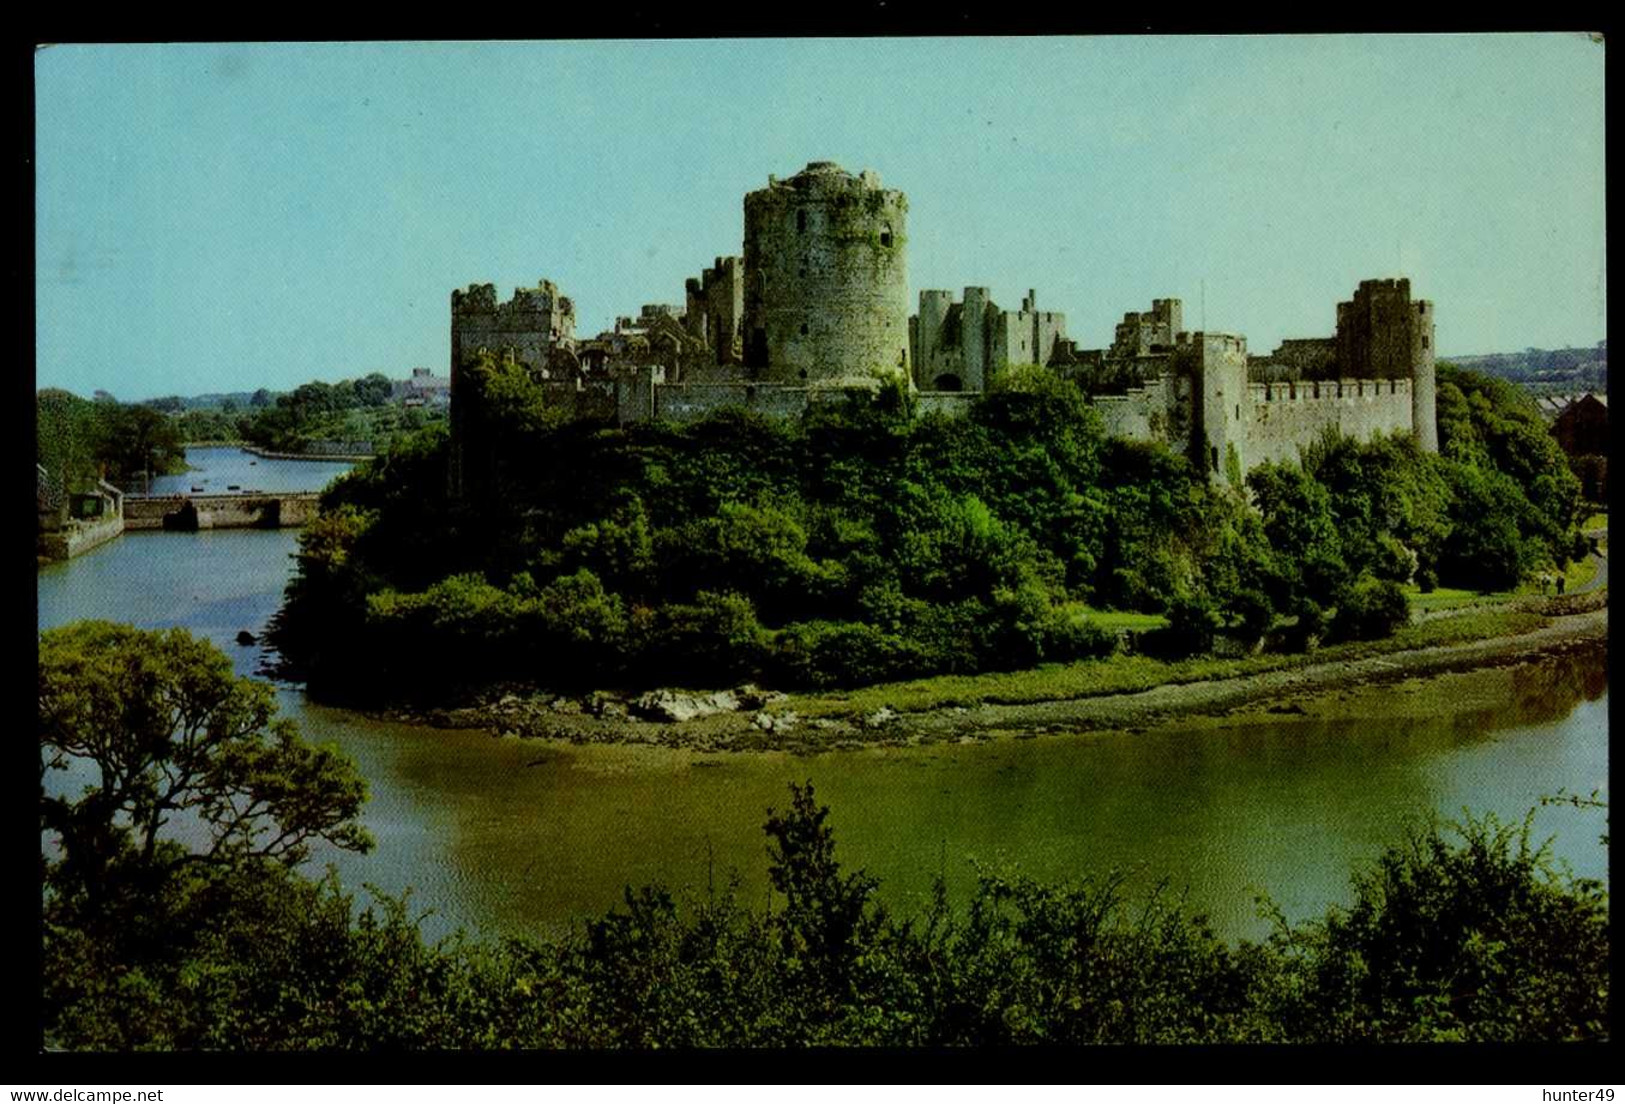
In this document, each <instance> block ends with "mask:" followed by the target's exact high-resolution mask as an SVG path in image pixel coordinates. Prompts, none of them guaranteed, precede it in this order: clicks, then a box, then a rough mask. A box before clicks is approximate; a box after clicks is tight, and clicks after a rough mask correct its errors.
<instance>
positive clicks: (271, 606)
mask: <svg viewBox="0 0 1625 1104" xmlns="http://www.w3.org/2000/svg"><path fill="white" fill-rule="evenodd" d="M205 451H208V452H213V451H217V450H205ZM218 451H224V450H218ZM237 455H238V456H241V454H237ZM196 462H197V461H194V463H196ZM328 466H329V465H316V464H307V463H303V462H277V461H266V460H262V461H260V462H259V464H258V465H256V466H254V467H253V468H252V469H250V470H252V471H254V472H260V473H262V474H263V475H264V476H265V478H263V479H262V480H261V482H260V483H258V484H256V485H257V486H264V487H266V488H267V489H269V488H270V487H272V486H274V485H276V484H275V483H274V482H273V479H272V476H273V474H275V476H276V478H287V479H290V480H298V479H301V478H303V480H304V482H303V483H302V484H298V486H310V485H311V482H312V481H313V480H315V479H318V478H321V477H320V476H319V475H318V474H317V473H316V472H314V471H313V470H312V469H316V468H322V467H328ZM334 467H339V468H342V465H334ZM288 468H291V469H296V470H294V471H278V470H277V469H288ZM265 469H270V470H269V471H266V470H265ZM211 470H219V471H225V470H228V464H227V463H221V464H220V466H219V467H218V468H212V469H211ZM301 473H303V474H301ZM232 481H233V482H236V481H237V480H236V479H233V480H232ZM283 489H297V488H296V487H287V488H283ZM296 547H297V535H296V533H295V532H294V531H291V530H279V531H269V532H266V531H256V530H232V531H222V532H203V533H194V534H183V533H133V534H127V535H126V536H124V537H122V538H120V539H119V540H117V541H114V542H112V543H110V544H108V545H105V546H103V547H102V548H99V549H96V550H95V551H93V552H91V553H89V554H87V555H85V556H83V557H80V558H79V559H76V560H73V561H71V562H69V563H66V564H57V565H53V566H50V567H47V568H42V569H41V570H40V572H39V576H38V583H39V625H40V627H41V628H45V627H48V626H52V625H59V624H63V623H65V622H68V621H72V620H75V619H78V618H84V617H103V618H110V619H114V620H120V621H128V622H131V623H134V624H136V625H139V626H143V627H156V626H161V625H182V626H185V627H187V628H189V629H191V630H192V631H193V632H194V633H197V634H199V635H202V636H206V637H208V638H209V639H211V640H213V641H214V642H215V643H216V644H218V645H219V646H220V647H221V648H222V649H224V650H225V651H226V652H227V653H228V654H230V655H231V656H232V657H233V660H234V662H235V664H236V667H237V670H238V671H239V672H240V673H242V674H253V673H255V672H256V670H257V669H258V668H259V666H260V664H261V662H262V659H263V656H262V654H261V652H260V650H259V648H258V647H257V646H252V647H240V646H238V645H237V644H236V643H235V637H236V634H237V632H238V631H239V630H242V629H248V630H249V631H251V632H254V633H256V634H258V633H259V632H260V631H261V630H262V629H263V628H264V626H265V623H266V622H267V620H268V619H269V618H270V616H271V614H272V613H273V612H275V610H276V608H277V606H278V604H279V602H280V599H281V590H282V586H283V584H284V582H285V580H286V578H287V575H288V572H289V570H290V569H291V560H290V557H291V555H292V554H293V552H294V551H295V549H296ZM279 697H280V699H281V702H282V707H283V709H284V711H285V712H286V713H288V714H289V715H291V716H293V717H294V718H296V719H297V720H298V721H299V722H300V724H301V725H302V727H303V728H304V730H305V732H306V733H307V735H308V736H310V737H311V738H313V739H314V740H316V741H318V742H333V743H336V744H338V745H339V746H340V747H341V748H343V749H344V750H345V751H346V752H347V753H348V754H350V755H351V756H352V757H353V758H355V760H356V761H357V762H358V763H359V764H360V767H361V769H362V771H363V773H364V774H365V775H366V777H367V778H368V780H369V782H370V784H371V789H372V800H371V802H370V803H369V805H368V808H367V814H366V818H365V819H366V823H367V826H368V828H369V829H370V830H371V831H372V832H373V834H374V836H375V837H376V838H377V840H378V848H377V849H376V851H374V852H373V853H372V854H371V855H367V856H361V857H357V856H350V855H343V854H333V855H324V856H322V857H321V861H328V860H329V859H331V861H333V862H334V863H335V864H336V865H337V866H338V868H339V870H340V873H341V874H342V876H343V878H344V881H345V883H346V885H348V886H349V887H351V888H352V889H356V890H358V891H359V890H360V888H361V886H362V885H363V884H364V883H371V884H373V885H376V886H378V887H379V888H380V889H382V890H384V891H386V892H389V893H399V892H401V891H403V890H405V889H407V888H408V887H412V888H413V889H414V895H413V901H414V904H415V907H417V908H419V909H433V910H434V913H435V915H433V916H432V917H431V918H430V919H429V921H428V923H427V925H426V926H427V928H428V930H430V931H431V932H435V933H443V932H445V931H448V930H450V929H452V928H455V927H457V926H460V925H461V926H467V927H469V928H471V929H478V930H482V931H497V930H504V931H513V932H519V931H526V930H531V931H535V930H552V931H556V930H557V929H558V928H559V927H560V926H562V925H564V924H566V923H568V922H569V921H570V919H571V918H572V917H575V916H580V915H583V914H597V913H601V912H603V911H604V910H605V909H607V908H608V907H609V906H611V905H612V904H614V903H616V902H617V901H618V900H619V896H620V892H621V888H622V887H623V886H624V885H625V884H627V883H628V882H630V883H633V884H642V883H645V882H649V881H655V880H661V881H664V882H666V883H667V884H668V885H671V886H673V887H675V888H679V889H682V888H687V889H690V890H692V891H694V892H697V893H701V892H704V891H705V888H706V885H707V881H708V877H710V878H714V880H715V883H716V885H717V886H719V887H720V886H722V885H723V884H724V882H725V881H726V878H727V876H728V873H729V871H730V870H737V872H738V873H739V876H740V878H741V882H742V889H741V891H742V892H743V893H744V894H745V895H746V896H747V897H748V898H749V899H752V900H757V901H759V900H761V899H762V895H763V894H764V892H765V888H766V852H765V847H764V839H763V836H762V834H761V824H762V821H763V819H764V812H765V810H766V808H767V806H769V805H778V806H780V807H782V806H783V805H784V804H785V801H786V798H787V790H786V783H787V782H789V781H791V780H796V781H805V780H808V779H811V780H812V781H813V783H814V784H815V786H816V787H817V790H818V795H819V798H820V800H822V801H825V802H827V803H829V804H830V805H831V806H832V807H833V810H834V811H833V814H832V823H833V824H834V826H835V830H836V834H837V840H838V842H839V847H840V851H841V854H842V856H843V858H844V859H845V861H847V862H848V863H851V864H853V865H862V866H865V867H867V868H868V869H869V870H870V871H871V872H873V873H874V874H876V875H878V876H879V877H880V878H882V879H883V892H884V894H885V895H886V896H887V898H888V899H889V900H890V901H891V902H892V903H893V904H894V905H896V906H899V907H901V908H903V909H905V910H907V909H909V908H911V907H912V906H913V905H915V904H917V903H918V902H919V900H920V899H921V898H922V897H923V895H924V893H925V892H926V891H927V890H928V888H929V885H930V882H931V879H932V877H933V876H934V875H935V874H936V873H937V872H939V871H941V872H942V873H943V874H945V875H946V876H947V878H948V881H949V884H950V887H951V888H954V889H956V890H963V889H965V888H967V887H968V886H969V885H970V884H971V882H972V880H973V878H974V868H973V866H972V863H971V860H972V859H974V860H976V861H977V862H980V863H982V864H985V865H990V866H995V867H999V868H1002V869H1006V870H1008V869H1012V868H1013V869H1017V870H1020V871H1024V872H1026V873H1030V874H1032V875H1035V876H1037V877H1040V878H1044V879H1060V878H1065V877H1071V876H1076V875H1079V874H1082V873H1084V872H1087V871H1090V870H1104V869H1106V868H1109V867H1113V866H1117V867H1121V868H1125V869H1129V870H1133V871H1135V872H1136V875H1135V879H1136V884H1138V885H1141V886H1146V887H1148V886H1150V885H1151V884H1153V883H1154V882H1155V881H1156V880H1157V879H1159V878H1162V877H1166V878H1168V879H1169V880H1170V882H1171V883H1172V885H1173V886H1174V887H1175V888H1179V887H1188V890H1189V894H1190V897H1191V899H1192V900H1193V901H1194V902H1196V903H1197V904H1199V905H1200V906H1201V907H1202V908H1204V909H1206V910H1208V911H1209V912H1210V914H1211V915H1212V916H1213V918H1214V920H1215V923H1216V925H1217V926H1218V927H1219V929H1220V930H1221V931H1222V932H1224V933H1225V934H1227V935H1231V936H1237V935H1258V934H1260V933H1261V932H1262V931H1263V930H1264V925H1263V924H1262V922H1261V921H1259V920H1258V919H1257V916H1256V910H1255V906H1254V903H1253V898H1254V896H1255V895H1256V893H1257V892H1259V891H1262V890H1267V891H1268V892H1269V893H1270V894H1271V895H1272V896H1273V897H1274V898H1275V899H1276V901H1277V902H1279V903H1280V904H1281V905H1282V907H1283V908H1284V909H1285V911H1286V912H1287V914H1288V915H1289V916H1292V917H1301V916H1305V915H1311V914H1315V913H1318V912H1320V911H1322V910H1323V909H1324V908H1325V906H1326V905H1327V904H1328V903H1330V902H1333V901H1339V900H1344V899H1346V888H1347V879H1348V873H1349V870H1350V868H1351V866H1353V865H1354V864H1356V863H1358V862H1360V861H1362V860H1365V859H1368V858H1370V857H1372V856H1373V855H1375V854H1376V853H1377V851H1378V850H1379V849H1380V848H1381V846H1382V845H1383V844H1384V843H1387V842H1390V841H1393V840H1395V839H1397V838H1399V836H1400V834H1401V833H1402V832H1403V830H1404V828H1405V826H1406V825H1407V824H1408V823H1411V822H1413V821H1414V820H1415V819H1416V818H1417V816H1418V815H1420V814H1424V813H1426V812H1427V811H1430V810H1436V811H1439V812H1442V813H1444V814H1445V815H1458V814H1459V813H1460V811H1461V810H1462V808H1463V807H1467V808H1471V809H1473V810H1474V811H1493V812H1495V813H1497V814H1499V815H1501V816H1502V817H1504V818H1516V817H1521V816H1522V815H1523V813H1524V812H1525V811H1527V810H1528V809H1529V808H1531V807H1533V806H1535V805H1536V804H1537V803H1538V800H1539V798H1540V796H1541V795H1542V794H1545V793H1553V792H1555V791H1557V790H1558V789H1560V788H1566V789H1568V790H1569V791H1570V792H1577V793H1581V794H1589V793H1590V792H1591V791H1592V790H1593V789H1597V788H1602V789H1604V791H1605V793H1606V785H1607V744H1608V716H1607V688H1606V673H1605V671H1604V670H1603V669H1602V665H1601V663H1599V662H1596V661H1584V660H1580V661H1577V660H1573V659H1570V660H1559V661H1553V662H1550V663H1545V664H1541V665H1538V666H1532V667H1524V668H1517V669H1512V670H1501V671H1486V672H1475V673H1471V674H1466V675H1453V676H1448V677H1446V678H1445V679H1441V680H1434V681H1431V682H1427V683H1421V682H1411V683H1403V684H1400V685H1398V686H1389V687H1384V688H1381V689H1378V690H1374V691H1359V692H1352V693H1350V694H1347V695H1345V696H1344V697H1343V699H1342V700H1340V701H1338V702H1336V703H1335V709H1336V713H1337V716H1336V717H1335V718H1332V717H1316V716H1309V717H1305V718H1292V719H1290V720H1287V721H1285V722H1284V723H1283V722H1282V721H1281V720H1280V719H1279V718H1271V719H1270V723H1265V722H1264V720H1263V718H1249V717H1239V716H1238V717H1232V718H1225V719H1221V720H1217V721H1210V722H1204V723H1200V724H1191V725H1189V726H1186V727H1182V728H1178V729H1169V730H1163V731H1158V732H1151V733H1140V734H1125V735H1102V734H1092V735H1078V736H1046V737H1042V738H1039V739H1035V740H1013V741H1003V742H999V743H991V744H970V745H952V746H938V747H932V748H924V749H876V750H869V751H859V752H844V753H837V754H828V755H820V756H812V757H805V758H797V757H793V756H787V755H774V754H767V755H731V756H730V755H699V754H694V753H687V752H676V751H670V750H666V749H655V748H640V747H624V748H576V747H563V748H558V747H553V746H551V745H543V744H538V743H534V742H527V741H523V740H519V739H517V738H497V737H492V736H489V735H485V734H482V733H475V732H450V731H441V730H436V729H429V728H422V727H415V726H408V725H395V724H383V723H378V722H374V721H370V720H368V719H366V718H365V717H361V716H359V715H357V714H354V713H350V712H347V711H343V710H336V709H329V708H325V707H322V706H317V705H314V704H312V703H309V702H307V701H305V699H304V697H303V695H302V694H301V693H300V692H299V691H298V689H297V688H296V687H284V688H282V689H281V691H280V692H279ZM1604 830H1605V825H1604V822H1603V819H1602V817H1601V815H1600V814H1599V813H1598V812H1596V811H1581V810H1575V809H1572V808H1556V807H1553V808H1545V809H1541V810H1540V811H1539V812H1538V813H1537V816H1536V832H1537V835H1539V836H1540V837H1541V838H1544V837H1546V836H1555V837H1556V840H1555V850H1556V852H1557V854H1558V856H1559V857H1560V858H1561V859H1562V860H1563V861H1565V862H1567V863H1568V864H1569V865H1570V866H1571V867H1572V868H1573V869H1574V870H1575V871H1576V872H1577V873H1580V874H1584V875H1587V876H1592V877H1606V873H1607V856H1606V853H1605V851H1604V849H1603V848H1602V847H1601V846H1600V845H1599V844H1598V842H1597V837H1598V835H1599V834H1600V833H1602V832H1603V831H1604Z"/></svg>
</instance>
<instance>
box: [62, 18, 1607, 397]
mask: <svg viewBox="0 0 1625 1104" xmlns="http://www.w3.org/2000/svg"><path fill="white" fill-rule="evenodd" d="M1603 49H1604V48H1603V46H1602V45H1600V44H1598V43H1595V42H1593V41H1591V40H1590V39H1588V38H1586V37H1584V36H1578V35H1576V36H1561V35H1540V36H1529V35H1498V36H1424V37H1404V38H1400V37H1363V36H1360V37H1302V38H1298V37H1289V38H1273V39H1263V38H1261V39H1247V38H1183V39H1170V38H1036V39H1034V38H1027V39H1022V38H1017V39H871V40H837V39H822V40H820V39H810V40H792V41H784V40H753V41H698V42H604V43H593V42H557V43H537V44H519V43H496V44H490V43H471V44H444V45H442V44H422V45H414V44H376V45H369V44H326V45H290V46H279V45H264V44H253V45H230V44H226V45H169V46H166V45H110V46H75V45H68V46H57V47H52V48H49V49H45V50H42V51H40V52H38V53H37V54H36V62H35V64H36V81H37V100H38V113H37V122H38V138H37V152H38V163H37V169H38V177H37V179H38V218H37V224H36V225H37V230H36V241H37V249H38V254H37V258H38V259H37V267H36V282H37V286H38V313H37V324H38V361H37V368H36V375H37V382H38V384H39V386H42V387H45V386H56V387H66V388H68V389H70V390H73V391H76V392H78V393H80V394H82V395H89V394H90V392H91V391H93V390H95V389H97V388H101V389H105V390H107V391H110V392H112V393H113V394H114V395H116V396H117V397H119V398H121V399H125V400H137V399H144V398H151V397H156V396H158V395H164V394H172V393H178V394H183V395H187V394H197V393H202V392H206V391H225V390H244V389H252V388H255V387H260V386H267V387H271V388H272V389H286V388H290V387H292V386H294V385H296V384H298V383H301V382H303V381H305V380H309V379H325V380H337V379H341V378H345V377H347V376H357V375H362V374H365V373H367V372H372V371H381V372H384V373H385V374H386V375H389V376H404V375H405V374H406V373H407V372H408V371H409V370H410V369H411V368H412V367H413V366H415V365H423V366H428V367H432V368H433V369H434V370H435V371H436V372H445V371H446V369H447V359H448V357H449V341H450V339H449V319H448V315H449V296H450V292H451V290H452V289H453V288H454V287H461V286H464V285H466V284H468V283H471V282H481V283H484V282H489V283H495V284H497V285H498V290H499V293H500V294H501V295H502V296H503V297H504V298H506V297H507V296H508V295H509V294H511V292H512V290H513V288H514V287H515V286H517V285H522V284H524V285H528V284H533V283H535V281H536V280H537V279H539V278H541V277H547V278H549V279H552V280H554V281H555V282H557V283H558V284H559V285H560V287H561V288H562V289H563V291H564V293H565V294H566V295H569V296H571V297H572V298H573V299H574V300H575V302H576V310H577V318H578V324H577V332H578V335H581V336H591V335H592V334H595V333H597V332H598V331H599V330H600V329H603V328H607V327H608V326H609V325H611V324H612V322H613V320H614V317H615V316H616V315H617V314H635V313H636V312H637V308H638V306H639V305H640V304H642V303H650V302H671V303H679V304H680V303H681V302H682V291H683V280H684V278H685V277H688V276H691V275H697V274H698V273H699V271H700V269H701V268H702V267H704V266H706V265H708V264H710V263H711V261H712V259H713V258H714V257H716V256H718V255H721V254H728V253H738V252H739V251H740V248H741V241H740V239H741V233H742V230H741V224H742V213H741V212H742V199H743V196H744V193H745V192H747V191H750V190H753V189H756V188H760V187H763V186H764V185H765V184H766V182H767V177H768V174H769V173H773V174H777V175H779V176H787V175H790V174H792V173H794V172H796V171H797V170H799V169H800V168H801V167H802V166H803V165H805V164H806V163H807V162H808V161H813V160H833V161H838V162H840V163H841V164H843V165H844V166H845V167H847V168H848V169H850V170H852V171H857V170H858V169H861V168H871V169H874V170H875V171H877V172H878V173H880V175H881V177H882V179H883V181H884V182H885V184H886V186H887V187H892V188H899V189H902V190H903V191H904V192H906V193H907V194H908V197H909V205H910V210H909V226H908V230H909V262H908V263H909V272H910V282H911V284H912V291H911V303H913V302H916V301H917V293H918V291H919V290H920V289H921V288H934V287H945V288H953V289H956V290H957V289H960V288H963V287H965V286H966V285H973V284H974V285H985V286H988V287H990V288H992V291H993V296H994V298H995V299H996V300H997V301H999V302H1000V303H1001V304H1003V305H1006V306H1010V307H1014V306H1017V305H1019V300H1020V298H1021V296H1022V295H1023V294H1025V292H1026V290H1027V289H1028V288H1036V289H1037V291H1038V297H1039V305H1040V307H1041V308H1042V309H1048V310H1061V311H1064V312H1065V313H1066V316H1067V331H1068V334H1069V335H1070V336H1072V337H1074V338H1076V339H1078V340H1079V341H1080V342H1081V343H1082V344H1083V345H1084V346H1085V347H1098V346H1101V345H1104V344H1107V343H1108V342H1109V341H1110V338H1111V331H1112V325H1113V323H1114V322H1115V321H1116V320H1117V319H1118V318H1119V317H1120V316H1121V315H1122V313H1123V312H1124V311H1127V310H1144V309H1147V308H1149V306H1150V301H1151V299H1152V298H1153V297H1163V296H1175V297H1178V298H1181V299H1183V300H1185V304H1186V306H1185V318H1186V324H1187V327H1188V328H1191V329H1196V328H1199V327H1200V326H1201V325H1202V322H1203V317H1204V314H1205V320H1206V326H1207V328H1208V329H1212V330H1227V331H1231V332H1239V333H1243V334H1245V335H1247V338H1248V343H1249V347H1250V348H1251V349H1253V350H1255V351H1266V350H1268V349H1270V348H1273V347H1274V345H1275V343H1276V342H1277V341H1278V340H1279V339H1280V338H1283V337H1298V336H1302V337H1309V336H1316V335H1326V334H1330V333H1331V332H1332V330H1333V318H1334V310H1335V304H1336V302H1337V301H1338V299H1340V298H1346V297H1347V296H1348V294H1349V293H1350V292H1351V291H1352V290H1353V288H1354V286H1355V284H1356V283H1357V282H1358V281H1359V280H1360V279H1362V278H1369V277H1374V276H1390V275H1395V274H1399V273H1403V274H1405V275H1408V276H1410V277H1411V280H1412V284H1413V289H1414V291H1415V293H1416V294H1418V295H1419V296H1422V297H1426V298H1429V299H1432V300H1434V301H1435V302H1436V303H1437V304H1438V327H1439V329H1438V342H1439V347H1440V349H1441V350H1443V351H1444V352H1446V353H1474V352H1493V351H1503V350H1512V349H1522V348H1524V347H1526V346H1540V347H1554V346H1561V345H1568V344H1592V343H1595V342H1596V341H1598V340H1600V339H1602V338H1604V337H1605V336H1606V331H1605V291H1606V289H1605V285H1604V271H1605V268H1604V234H1605V228H1606V226H1605V208H1604V192H1603V183H1604V177H1603V149H1604V144H1603V143H1604V128H1603ZM1204 289H1205V294H1204ZM1204 298H1205V305H1204V302H1203V300H1204Z"/></svg>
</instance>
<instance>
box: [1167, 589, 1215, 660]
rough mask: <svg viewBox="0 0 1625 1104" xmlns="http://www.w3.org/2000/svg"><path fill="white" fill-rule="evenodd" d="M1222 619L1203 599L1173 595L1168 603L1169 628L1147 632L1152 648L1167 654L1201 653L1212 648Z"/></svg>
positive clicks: (1210, 603)
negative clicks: (1175, 596) (1172, 598)
mask: <svg viewBox="0 0 1625 1104" xmlns="http://www.w3.org/2000/svg"><path fill="white" fill-rule="evenodd" d="M1223 627H1224V620H1223V618H1221V617H1220V616H1219V611H1218V610H1217V609H1215V608H1214V606H1213V603H1212V602H1209V601H1208V600H1207V599H1205V598H1187V597H1182V598H1175V599H1174V600H1173V601H1172V602H1170V603H1169V604H1168V627H1167V628H1165V629H1159V630H1157V631H1156V632H1154V633H1151V634H1149V637H1150V638H1152V639H1150V640H1149V642H1150V643H1151V644H1152V646H1153V648H1154V649H1155V650H1157V651H1160V652H1162V653H1163V654H1164V655H1169V656H1179V657H1183V656H1193V655H1202V654H1203V653H1206V652H1211V651H1212V650H1213V640H1214V637H1216V636H1217V635H1218V633H1219V630H1220V629H1222V628H1223Z"/></svg>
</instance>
